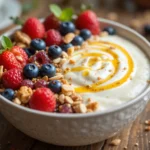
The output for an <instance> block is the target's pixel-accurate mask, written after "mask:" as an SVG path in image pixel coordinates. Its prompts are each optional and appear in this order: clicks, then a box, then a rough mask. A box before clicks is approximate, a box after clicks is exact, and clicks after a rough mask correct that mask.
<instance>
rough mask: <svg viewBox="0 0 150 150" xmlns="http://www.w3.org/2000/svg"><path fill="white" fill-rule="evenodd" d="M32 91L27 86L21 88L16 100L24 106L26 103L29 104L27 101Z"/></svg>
mask: <svg viewBox="0 0 150 150" xmlns="http://www.w3.org/2000/svg"><path fill="white" fill-rule="evenodd" d="M32 93H33V91H32V89H31V88H30V87H27V86H22V87H21V88H20V89H19V90H18V92H17V94H16V96H17V98H19V99H20V101H21V102H22V103H24V104H26V103H28V102H29V99H30V96H31V95H32Z"/></svg>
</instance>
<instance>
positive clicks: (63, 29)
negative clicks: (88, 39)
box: [60, 22, 75, 35]
mask: <svg viewBox="0 0 150 150" xmlns="http://www.w3.org/2000/svg"><path fill="white" fill-rule="evenodd" d="M74 31H75V25H74V24H73V23H72V22H62V23H61V24H60V33H61V34H62V35H66V34H67V33H70V32H74Z"/></svg>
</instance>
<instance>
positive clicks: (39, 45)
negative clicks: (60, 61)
mask: <svg viewBox="0 0 150 150" xmlns="http://www.w3.org/2000/svg"><path fill="white" fill-rule="evenodd" d="M30 47H31V48H32V49H34V50H45V49H46V44H45V42H44V41H43V40H42V39H33V40H32V41H31V43H30Z"/></svg>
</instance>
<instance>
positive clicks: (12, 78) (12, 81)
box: [2, 69, 23, 90]
mask: <svg viewBox="0 0 150 150" xmlns="http://www.w3.org/2000/svg"><path fill="white" fill-rule="evenodd" d="M22 81H23V75H22V71H21V70H20V69H11V70H8V71H6V72H5V73H4V74H3V76H2V83H3V85H4V87H5V88H11V89H14V90H16V89H18V88H20V86H21V83H22Z"/></svg>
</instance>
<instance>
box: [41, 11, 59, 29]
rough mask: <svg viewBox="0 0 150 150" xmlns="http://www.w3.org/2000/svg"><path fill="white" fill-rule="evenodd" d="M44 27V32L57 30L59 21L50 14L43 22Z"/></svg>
mask: <svg viewBox="0 0 150 150" xmlns="http://www.w3.org/2000/svg"><path fill="white" fill-rule="evenodd" d="M43 24H44V26H45V29H46V31H47V30H49V29H58V28H59V24H60V23H59V20H58V19H57V18H56V17H55V16H54V15H53V14H50V15H49V16H48V17H47V18H46V19H45V21H44V23H43Z"/></svg>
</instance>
